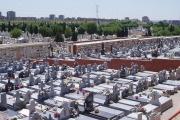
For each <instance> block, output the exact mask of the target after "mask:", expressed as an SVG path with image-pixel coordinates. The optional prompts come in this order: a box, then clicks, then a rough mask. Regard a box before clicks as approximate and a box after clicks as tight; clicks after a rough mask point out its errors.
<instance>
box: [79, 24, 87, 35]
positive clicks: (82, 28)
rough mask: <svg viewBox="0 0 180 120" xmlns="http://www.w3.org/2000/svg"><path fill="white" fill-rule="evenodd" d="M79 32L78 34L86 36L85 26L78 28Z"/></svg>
mask: <svg viewBox="0 0 180 120" xmlns="http://www.w3.org/2000/svg"><path fill="white" fill-rule="evenodd" d="M77 30H78V34H84V33H85V31H86V28H85V27H84V26H83V25H81V26H80V27H78V29H77Z"/></svg>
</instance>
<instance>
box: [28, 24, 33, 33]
mask: <svg viewBox="0 0 180 120" xmlns="http://www.w3.org/2000/svg"><path fill="white" fill-rule="evenodd" d="M29 32H30V34H31V35H32V34H33V26H32V23H31V26H30V30H29Z"/></svg>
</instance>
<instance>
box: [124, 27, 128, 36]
mask: <svg viewBox="0 0 180 120" xmlns="http://www.w3.org/2000/svg"><path fill="white" fill-rule="evenodd" d="M124 36H125V37H127V36H128V29H127V27H125V30H124Z"/></svg>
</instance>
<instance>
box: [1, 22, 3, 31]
mask: <svg viewBox="0 0 180 120" xmlns="http://www.w3.org/2000/svg"><path fill="white" fill-rule="evenodd" d="M2 31H3V23H2V24H1V32H2Z"/></svg>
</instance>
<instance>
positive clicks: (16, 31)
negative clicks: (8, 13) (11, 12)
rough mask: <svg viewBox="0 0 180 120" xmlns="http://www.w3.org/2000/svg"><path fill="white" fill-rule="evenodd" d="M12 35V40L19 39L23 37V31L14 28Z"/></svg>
mask: <svg viewBox="0 0 180 120" xmlns="http://www.w3.org/2000/svg"><path fill="white" fill-rule="evenodd" d="M10 34H11V37H12V38H18V37H19V36H21V34H22V31H21V30H20V29H18V28H14V29H13V30H12V31H11V33H10Z"/></svg>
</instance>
